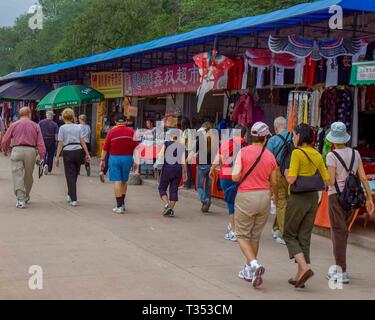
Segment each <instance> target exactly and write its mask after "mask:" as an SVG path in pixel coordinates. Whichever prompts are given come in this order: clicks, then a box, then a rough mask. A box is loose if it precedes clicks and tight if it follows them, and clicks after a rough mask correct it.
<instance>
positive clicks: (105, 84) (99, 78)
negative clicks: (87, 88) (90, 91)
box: [91, 72, 124, 99]
mask: <svg viewBox="0 0 375 320" xmlns="http://www.w3.org/2000/svg"><path fill="white" fill-rule="evenodd" d="M91 87H92V88H94V89H96V90H98V91H99V92H101V93H102V94H104V97H105V98H106V99H113V98H122V97H123V96H124V74H123V73H122V72H94V73H91Z"/></svg>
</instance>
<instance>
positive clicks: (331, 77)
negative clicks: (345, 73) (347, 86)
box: [326, 58, 339, 87]
mask: <svg viewBox="0 0 375 320" xmlns="http://www.w3.org/2000/svg"><path fill="white" fill-rule="evenodd" d="M338 82H339V65H338V62H337V59H336V58H329V59H328V60H327V79H326V87H334V86H337V85H338Z"/></svg>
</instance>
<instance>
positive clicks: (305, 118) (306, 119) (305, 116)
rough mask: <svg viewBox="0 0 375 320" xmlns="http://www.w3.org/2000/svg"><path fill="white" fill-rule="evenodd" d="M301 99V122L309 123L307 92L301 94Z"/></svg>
mask: <svg viewBox="0 0 375 320" xmlns="http://www.w3.org/2000/svg"><path fill="white" fill-rule="evenodd" d="M302 100H303V106H304V107H303V123H304V124H309V118H310V117H309V96H308V94H307V93H303V94H302Z"/></svg>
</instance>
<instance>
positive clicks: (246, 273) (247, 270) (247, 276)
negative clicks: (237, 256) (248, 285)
mask: <svg viewBox="0 0 375 320" xmlns="http://www.w3.org/2000/svg"><path fill="white" fill-rule="evenodd" d="M238 277H239V278H240V279H243V280H245V281H247V282H252V281H253V277H254V275H253V272H252V271H251V267H250V266H248V265H245V266H244V267H243V269H242V270H241V271H240V272H239V273H238Z"/></svg>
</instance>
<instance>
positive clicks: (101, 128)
mask: <svg viewBox="0 0 375 320" xmlns="http://www.w3.org/2000/svg"><path fill="white" fill-rule="evenodd" d="M91 87H92V88H94V89H96V90H98V91H99V92H101V93H103V94H104V97H105V101H103V102H101V103H98V104H96V106H95V108H94V110H96V127H95V132H96V154H97V155H98V156H100V153H101V150H102V147H103V143H104V140H105V137H106V135H107V132H108V131H109V130H110V129H111V128H112V127H113V126H114V125H115V118H116V115H118V114H124V111H125V110H124V105H125V102H124V81H123V73H122V72H99V73H92V74H91Z"/></svg>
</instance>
